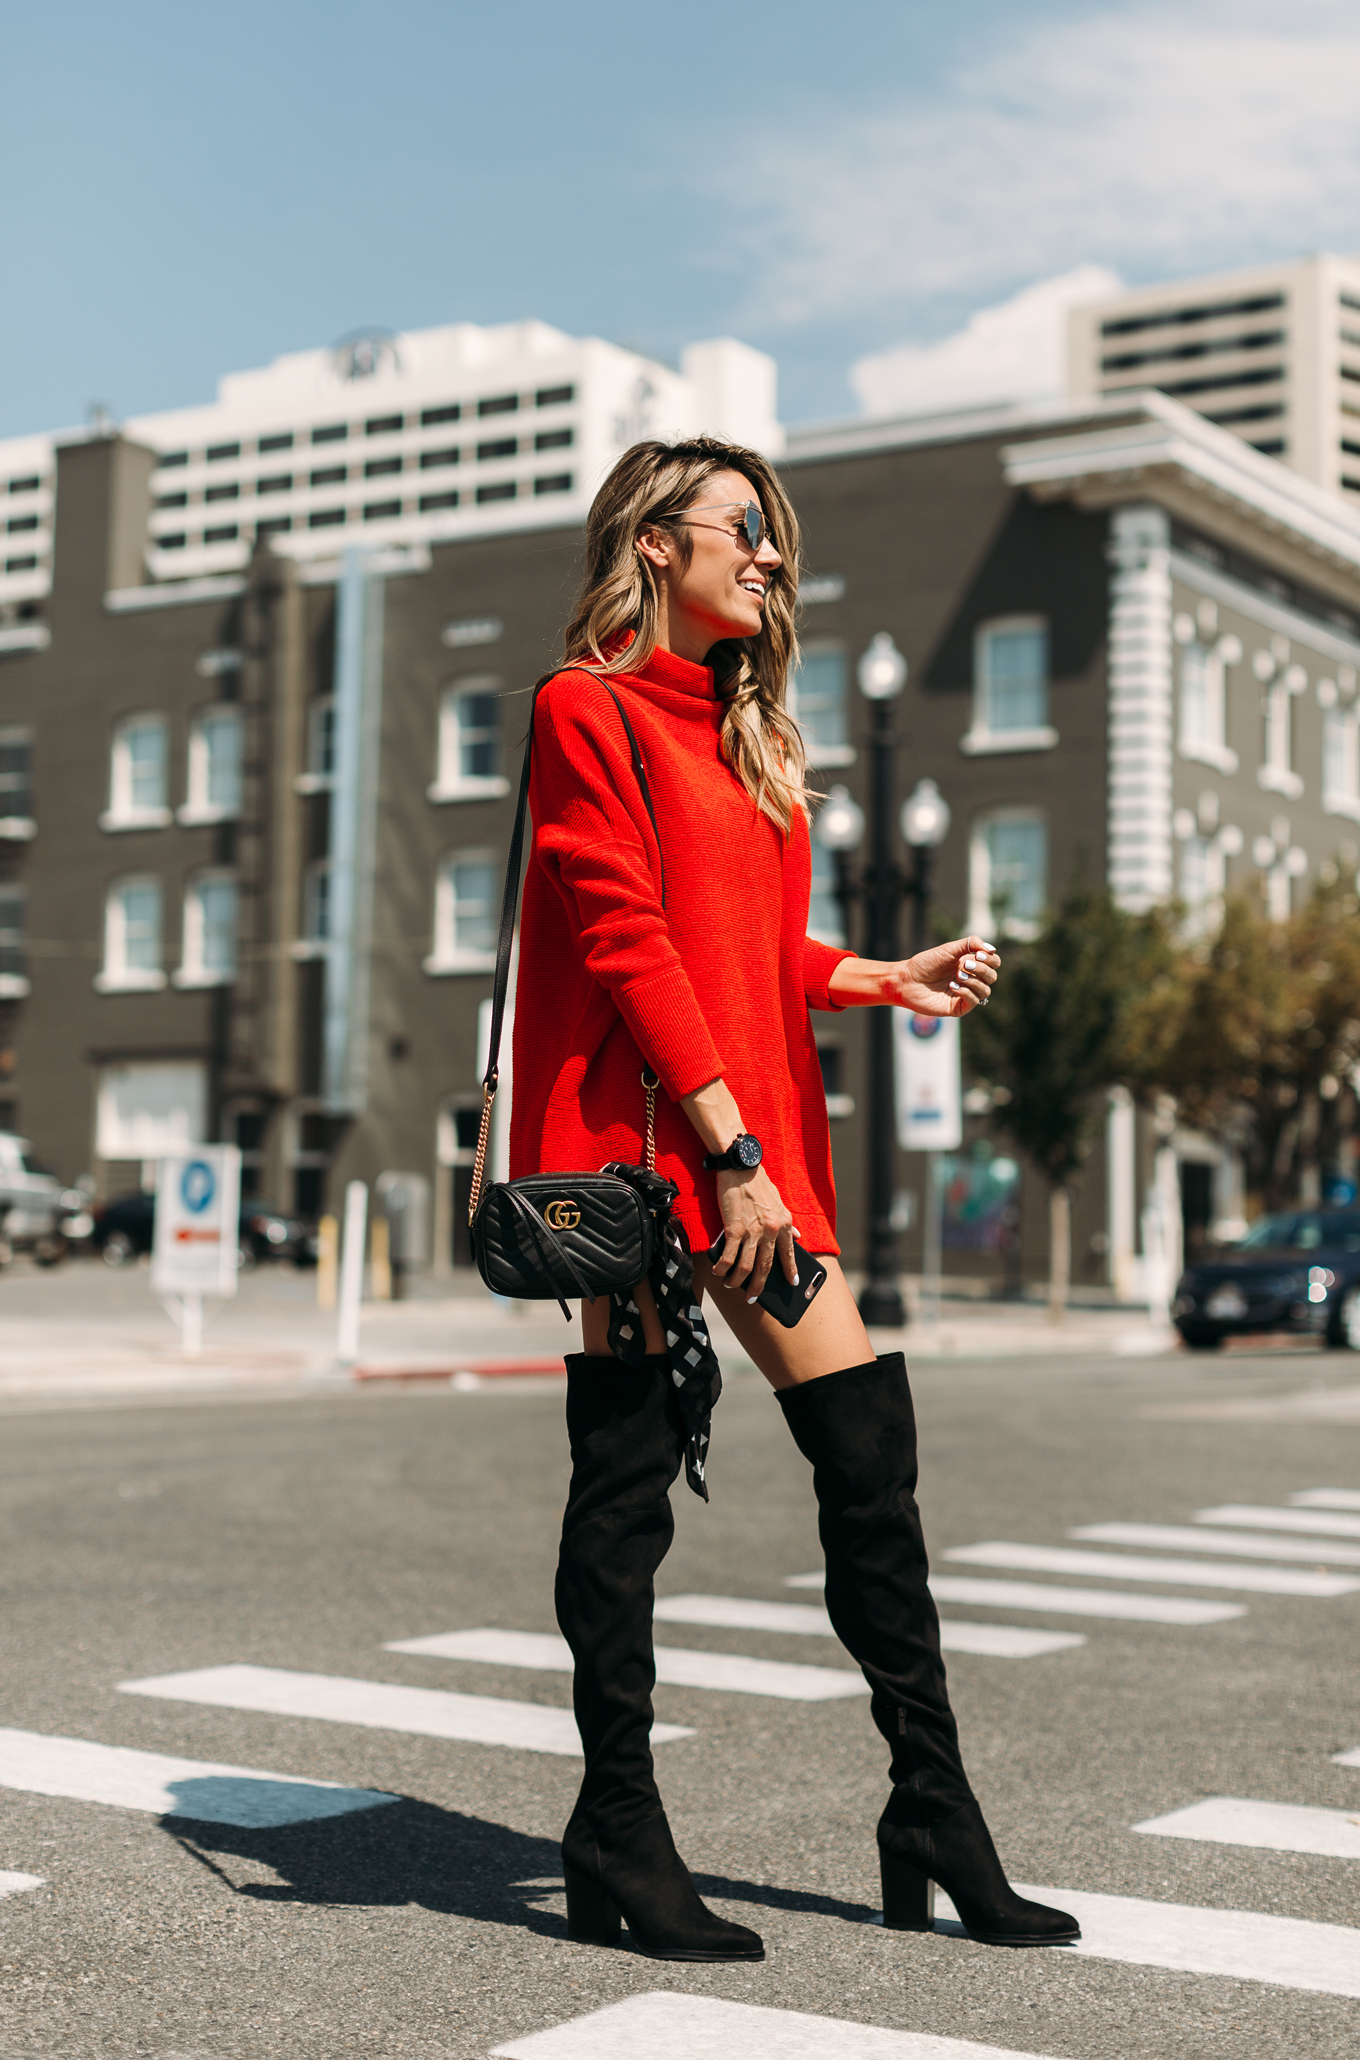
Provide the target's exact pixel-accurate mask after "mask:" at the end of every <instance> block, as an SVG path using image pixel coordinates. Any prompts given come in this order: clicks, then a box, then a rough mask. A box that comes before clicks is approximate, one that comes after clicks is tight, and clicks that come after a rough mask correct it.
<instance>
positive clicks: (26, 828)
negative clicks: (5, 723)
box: [0, 727, 37, 839]
mask: <svg viewBox="0 0 1360 2060" xmlns="http://www.w3.org/2000/svg"><path fill="white" fill-rule="evenodd" d="M36 827H37V825H36V824H35V822H34V820H33V738H32V734H31V733H30V732H29V731H28V730H26V729H19V728H17V727H15V728H7V729H0V837H12V838H17V839H27V838H29V837H31V836H32V835H33V833H34V830H35V829H36Z"/></svg>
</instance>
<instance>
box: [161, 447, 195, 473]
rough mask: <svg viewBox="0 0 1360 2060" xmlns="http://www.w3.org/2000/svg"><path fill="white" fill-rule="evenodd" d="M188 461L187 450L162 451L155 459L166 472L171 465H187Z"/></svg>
mask: <svg viewBox="0 0 1360 2060" xmlns="http://www.w3.org/2000/svg"><path fill="white" fill-rule="evenodd" d="M188 462H189V453H188V452H187V451H163V452H162V453H161V455H160V457H159V458H157V460H156V463H157V464H158V465H159V466H160V469H161V471H162V472H168V471H169V469H170V467H171V466H172V465H187V464H188Z"/></svg>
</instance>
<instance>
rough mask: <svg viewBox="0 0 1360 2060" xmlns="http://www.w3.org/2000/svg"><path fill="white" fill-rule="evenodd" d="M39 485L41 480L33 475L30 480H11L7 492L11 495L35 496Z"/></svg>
mask: <svg viewBox="0 0 1360 2060" xmlns="http://www.w3.org/2000/svg"><path fill="white" fill-rule="evenodd" d="M41 485H42V481H41V479H39V478H38V477H37V476H36V475H35V476H34V477H33V478H31V479H11V481H10V483H9V490H10V492H11V493H12V494H35V493H36V492H37V491H38V488H39V487H40V486H41Z"/></svg>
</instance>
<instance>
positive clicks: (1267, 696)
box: [1255, 652, 1308, 801]
mask: <svg viewBox="0 0 1360 2060" xmlns="http://www.w3.org/2000/svg"><path fill="white" fill-rule="evenodd" d="M1255 670H1256V676H1257V678H1258V679H1259V680H1260V681H1261V683H1262V687H1263V689H1264V692H1263V695H1262V706H1261V712H1262V717H1263V730H1264V735H1263V738H1262V753H1261V765H1260V767H1259V769H1258V771H1257V774H1256V781H1257V785H1258V786H1260V787H1264V789H1265V790H1266V792H1267V793H1268V794H1284V795H1287V796H1288V798H1289V799H1290V800H1291V801H1297V800H1298V798H1299V796H1300V795H1301V794H1302V792H1303V780H1302V777H1301V776H1300V775H1299V774H1298V773H1297V772H1295V770H1294V701H1295V698H1296V696H1297V695H1299V694H1302V693H1303V692H1305V690H1306V689H1307V686H1308V675H1307V673H1306V672H1305V671H1304V669H1303V667H1302V666H1301V665H1290V666H1286V667H1285V668H1284V669H1283V670H1280V668H1279V667H1278V666H1277V665H1276V664H1275V662H1274V660H1273V659H1272V658H1271V656H1270V654H1269V653H1261V652H1258V653H1257V662H1256V665H1255Z"/></svg>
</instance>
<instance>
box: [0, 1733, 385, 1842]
mask: <svg viewBox="0 0 1360 2060" xmlns="http://www.w3.org/2000/svg"><path fill="white" fill-rule="evenodd" d="M0 1788H14V1789H18V1790H19V1791H21V1792H22V1793H23V1794H26V1795H60V1796H66V1797H68V1798H69V1799H70V1800H72V1801H74V1802H93V1803H106V1804H108V1805H110V1806H111V1807H113V1808H115V1809H120V1810H148V1811H150V1812H152V1814H153V1815H155V1816H158V1817H159V1816H175V1817H195V1818H197V1819H198V1820H199V1821H200V1822H201V1823H204V1824H237V1825H247V1826H267V1825H276V1824H307V1823H311V1822H314V1821H315V1820H317V1819H318V1818H322V1817H343V1816H348V1815H349V1814H350V1813H351V1812H352V1811H355V1810H372V1809H376V1808H378V1807H380V1806H381V1805H383V1804H385V1803H394V1802H396V1801H398V1800H399V1798H398V1797H397V1796H395V1795H387V1794H386V1793H384V1792H383V1791H382V1790H381V1789H377V1788H343V1787H341V1786H339V1785H338V1784H337V1783H335V1782H333V1781H310V1780H305V1779H303V1777H302V1776H301V1775H298V1774H268V1773H263V1772H262V1771H261V1770H260V1769H259V1768H258V1767H232V1766H224V1765H221V1764H220V1763H218V1762H217V1761H213V1760H183V1759H175V1758H172V1757H170V1756H169V1755H167V1754H165V1753H160V1752H136V1751H133V1750H132V1749H131V1748H130V1747H128V1746H123V1745H98V1744H96V1743H95V1742H94V1741H93V1740H92V1739H88V1738H50V1737H48V1736H46V1735H45V1734H44V1733H42V1732H40V1731H0Z"/></svg>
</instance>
